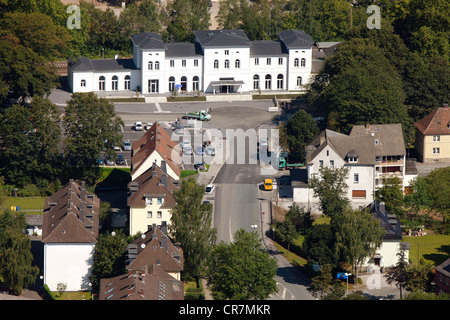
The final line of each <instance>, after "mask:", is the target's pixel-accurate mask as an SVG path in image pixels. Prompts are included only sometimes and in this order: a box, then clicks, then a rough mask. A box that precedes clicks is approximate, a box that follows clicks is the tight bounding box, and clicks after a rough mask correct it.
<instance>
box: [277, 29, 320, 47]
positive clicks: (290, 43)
mask: <svg viewBox="0 0 450 320" xmlns="http://www.w3.org/2000/svg"><path fill="white" fill-rule="evenodd" d="M278 35H279V37H280V40H281V41H283V42H284V44H285V45H286V47H287V48H288V49H296V48H312V46H313V44H314V41H313V39H312V38H311V36H310V35H309V34H307V33H305V32H304V31H301V30H285V31H280V32H278Z"/></svg>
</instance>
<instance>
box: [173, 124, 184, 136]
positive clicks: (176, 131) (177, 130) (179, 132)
mask: <svg viewBox="0 0 450 320" xmlns="http://www.w3.org/2000/svg"><path fill="white" fill-rule="evenodd" d="M174 132H175V134H180V135H182V134H184V128H183V127H182V126H177V127H176V128H175V130H174Z"/></svg>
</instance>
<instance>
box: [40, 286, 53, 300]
mask: <svg viewBox="0 0 450 320" xmlns="http://www.w3.org/2000/svg"><path fill="white" fill-rule="evenodd" d="M41 295H42V298H43V299H44V300H56V299H55V296H54V295H53V293H52V292H51V291H50V288H49V287H48V286H47V285H46V284H44V286H43V287H42V294H41Z"/></svg>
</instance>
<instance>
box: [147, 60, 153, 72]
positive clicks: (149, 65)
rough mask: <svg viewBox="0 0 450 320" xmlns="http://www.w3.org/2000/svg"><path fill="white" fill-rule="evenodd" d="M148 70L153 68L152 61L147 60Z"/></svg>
mask: <svg viewBox="0 0 450 320" xmlns="http://www.w3.org/2000/svg"><path fill="white" fill-rule="evenodd" d="M148 70H153V61H149V62H148Z"/></svg>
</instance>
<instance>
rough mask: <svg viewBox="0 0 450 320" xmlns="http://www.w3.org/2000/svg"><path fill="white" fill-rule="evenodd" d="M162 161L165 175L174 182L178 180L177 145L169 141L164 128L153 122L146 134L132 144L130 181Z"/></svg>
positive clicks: (178, 157)
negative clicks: (164, 166) (165, 171)
mask: <svg viewBox="0 0 450 320" xmlns="http://www.w3.org/2000/svg"><path fill="white" fill-rule="evenodd" d="M162 161H164V162H165V163H166V164H167V166H166V168H167V174H168V175H169V176H170V177H172V179H174V180H179V179H180V174H181V168H180V164H181V156H180V148H179V143H178V142H177V141H174V140H172V139H171V137H170V136H169V134H168V133H167V132H166V131H165V130H164V128H163V127H162V126H161V125H160V124H159V123H158V122H155V123H154V124H153V125H152V126H151V128H150V129H149V130H147V132H145V133H144V135H143V136H142V137H141V138H140V139H139V140H137V141H135V142H134V143H133V144H132V148H131V172H130V174H131V181H134V180H135V179H136V178H137V177H139V176H140V175H141V174H143V173H144V172H145V171H147V170H148V169H149V168H151V167H152V166H153V164H154V163H156V165H158V166H161V162H162Z"/></svg>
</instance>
